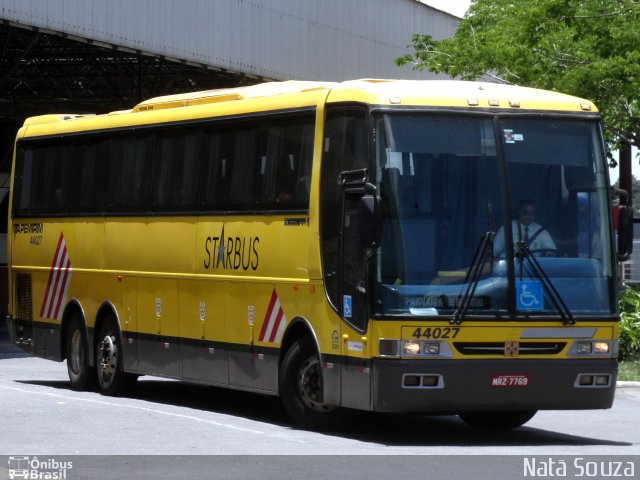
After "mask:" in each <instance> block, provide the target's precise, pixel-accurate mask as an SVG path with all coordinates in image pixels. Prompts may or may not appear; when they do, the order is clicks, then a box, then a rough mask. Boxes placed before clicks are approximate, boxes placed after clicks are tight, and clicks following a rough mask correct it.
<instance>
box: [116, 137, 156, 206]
mask: <svg viewBox="0 0 640 480" xmlns="http://www.w3.org/2000/svg"><path fill="white" fill-rule="evenodd" d="M153 141H154V136H153V135H152V134H146V135H127V136H122V137H120V138H115V139H113V140H112V141H111V151H110V158H109V194H108V199H109V205H108V207H109V210H110V211H113V212H127V213H132V212H144V211H146V210H148V208H149V199H150V193H151V166H152V160H153Z"/></svg>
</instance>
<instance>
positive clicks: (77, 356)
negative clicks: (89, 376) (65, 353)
mask: <svg viewBox="0 0 640 480" xmlns="http://www.w3.org/2000/svg"><path fill="white" fill-rule="evenodd" d="M84 354H85V351H84V345H83V341H82V333H81V332H80V330H75V331H74V332H73V335H72V336H71V352H70V355H69V362H70V367H71V371H72V372H73V373H75V374H76V375H78V374H79V373H80V369H81V368H82V365H83V364H84Z"/></svg>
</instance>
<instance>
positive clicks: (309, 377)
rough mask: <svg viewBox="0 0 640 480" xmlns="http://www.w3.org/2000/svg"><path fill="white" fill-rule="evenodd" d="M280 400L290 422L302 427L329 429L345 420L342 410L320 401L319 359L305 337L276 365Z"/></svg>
mask: <svg viewBox="0 0 640 480" xmlns="http://www.w3.org/2000/svg"><path fill="white" fill-rule="evenodd" d="M278 382H279V385H278V387H279V392H280V399H281V401H282V404H283V405H284V408H285V410H286V412H287V413H288V414H289V416H290V417H291V419H292V420H293V421H294V422H296V423H297V424H298V425H300V426H301V427H303V428H307V429H312V430H329V429H334V428H336V427H337V426H338V425H339V424H340V423H341V422H342V421H343V420H344V419H345V418H346V411H345V410H344V409H343V408H340V407H337V406H335V405H329V404H326V403H324V402H323V401H322V372H321V365H320V358H319V356H318V353H317V351H316V348H315V346H314V345H313V343H312V342H311V340H310V339H309V338H308V337H303V338H301V339H298V340H297V341H296V342H294V343H293V345H291V347H290V348H289V350H287V352H286V353H285V355H284V358H283V359H282V363H281V364H280V371H279V376H278Z"/></svg>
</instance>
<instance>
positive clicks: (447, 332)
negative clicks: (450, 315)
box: [411, 327, 460, 339]
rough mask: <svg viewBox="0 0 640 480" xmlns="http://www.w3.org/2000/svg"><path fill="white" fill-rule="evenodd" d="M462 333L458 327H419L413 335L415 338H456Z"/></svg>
mask: <svg viewBox="0 0 640 480" xmlns="http://www.w3.org/2000/svg"><path fill="white" fill-rule="evenodd" d="M458 333H460V328H458V327H418V328H416V329H415V330H414V331H413V333H412V334H411V336H412V337H414V338H418V339H420V338H427V339H429V338H436V339H437V338H456V337H457V336H458Z"/></svg>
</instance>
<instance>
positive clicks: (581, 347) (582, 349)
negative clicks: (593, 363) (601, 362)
mask: <svg viewBox="0 0 640 480" xmlns="http://www.w3.org/2000/svg"><path fill="white" fill-rule="evenodd" d="M576 352H577V353H579V354H583V355H584V354H586V353H591V342H578V343H577V344H576Z"/></svg>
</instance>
